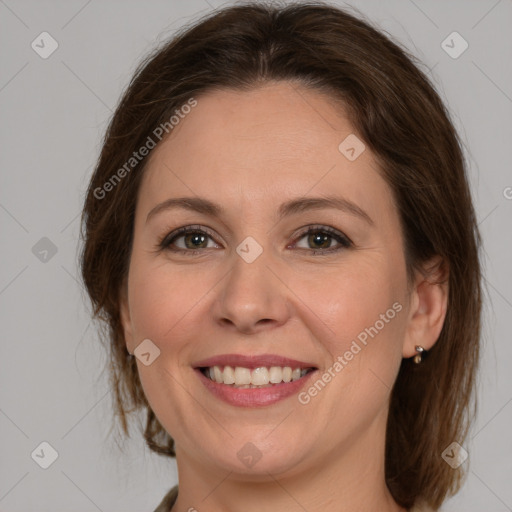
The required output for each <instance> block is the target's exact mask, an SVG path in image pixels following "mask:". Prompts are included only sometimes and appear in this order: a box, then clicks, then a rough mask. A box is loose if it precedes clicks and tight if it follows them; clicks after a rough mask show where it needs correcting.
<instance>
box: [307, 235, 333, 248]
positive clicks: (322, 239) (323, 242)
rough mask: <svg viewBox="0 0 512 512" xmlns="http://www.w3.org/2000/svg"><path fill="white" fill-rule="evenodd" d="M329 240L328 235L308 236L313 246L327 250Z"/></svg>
mask: <svg viewBox="0 0 512 512" xmlns="http://www.w3.org/2000/svg"><path fill="white" fill-rule="evenodd" d="M329 238H330V236H329V235H326V234H323V235H322V234H319V233H315V234H312V235H310V242H312V243H314V244H318V245H320V246H321V247H323V248H328V247H329Z"/></svg>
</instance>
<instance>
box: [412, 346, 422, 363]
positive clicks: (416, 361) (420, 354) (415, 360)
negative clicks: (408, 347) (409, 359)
mask: <svg viewBox="0 0 512 512" xmlns="http://www.w3.org/2000/svg"><path fill="white" fill-rule="evenodd" d="M414 348H415V349H416V352H418V353H417V354H416V355H415V356H414V358H413V361H414V362H415V363H416V364H420V363H421V356H422V355H423V352H425V349H424V348H423V347H422V346H421V345H416V346H415V347H414Z"/></svg>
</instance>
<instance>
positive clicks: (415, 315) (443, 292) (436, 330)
mask: <svg viewBox="0 0 512 512" xmlns="http://www.w3.org/2000/svg"><path fill="white" fill-rule="evenodd" d="M448 275H449V270H448V266H447V264H446V262H445V261H444V260H443V259H442V258H440V257H438V256H437V257H435V258H433V259H432V260H430V261H429V262H428V263H427V264H426V265H424V266H423V268H422V269H421V270H420V271H417V272H416V276H415V282H414V285H413V289H412V291H411V295H410V303H409V304H410V307H409V320H408V325H407V327H406V334H405V338H404V345H403V350H402V355H403V357H405V358H407V357H413V356H414V355H416V353H417V352H416V348H415V347H416V346H417V345H419V346H421V347H423V348H424V349H425V350H430V349H431V348H432V347H433V346H434V344H435V343H436V341H437V340H438V338H439V335H440V334H441V329H442V328H443V325H444V320H445V317H446V310H447V307H448Z"/></svg>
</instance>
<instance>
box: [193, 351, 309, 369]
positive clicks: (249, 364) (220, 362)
mask: <svg viewBox="0 0 512 512" xmlns="http://www.w3.org/2000/svg"><path fill="white" fill-rule="evenodd" d="M192 366H193V367H194V368H205V367H211V366H233V367H236V366H241V367H243V368H251V369H254V368H260V367H263V366H265V367H267V368H269V367H271V366H290V367H292V368H315V365H314V364H312V363H306V362H304V361H297V360H296V359H290V358H289V357H284V356H279V355H275V354H261V355H252V356H250V355H242V354H222V355H218V356H213V357H209V358H208V359H203V360H201V361H198V362H197V363H194V364H193V365H192Z"/></svg>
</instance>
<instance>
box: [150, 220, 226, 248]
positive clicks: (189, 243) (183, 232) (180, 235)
mask: <svg viewBox="0 0 512 512" xmlns="http://www.w3.org/2000/svg"><path fill="white" fill-rule="evenodd" d="M210 242H212V243H210ZM159 247H160V248H161V249H165V250H168V251H173V252H181V253H185V252H186V253H190V254H196V253H198V252H199V251H201V250H204V249H212V248H218V247H219V245H218V244H217V243H216V242H215V241H214V240H213V237H212V235H211V234H210V233H209V232H208V231H206V230H205V229H204V228H201V227H200V226H184V227H182V228H179V229H176V230H175V231H173V232H172V233H169V234H168V235H166V236H165V237H164V238H163V240H162V241H161V242H160V243H159Z"/></svg>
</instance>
